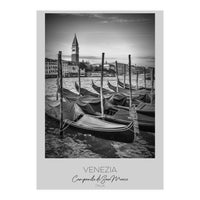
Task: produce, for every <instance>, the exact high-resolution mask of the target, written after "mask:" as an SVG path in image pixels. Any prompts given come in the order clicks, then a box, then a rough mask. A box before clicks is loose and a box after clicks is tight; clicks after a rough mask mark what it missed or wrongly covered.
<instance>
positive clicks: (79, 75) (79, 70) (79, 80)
mask: <svg viewBox="0 0 200 200" xmlns="http://www.w3.org/2000/svg"><path fill="white" fill-rule="evenodd" d="M78 84H79V91H78V93H79V95H81V69H80V63H78Z"/></svg>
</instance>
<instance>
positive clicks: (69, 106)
mask: <svg viewBox="0 0 200 200" xmlns="http://www.w3.org/2000/svg"><path fill="white" fill-rule="evenodd" d="M45 113H46V115H47V116H49V117H51V118H53V119H55V120H57V121H59V120H60V104H55V105H50V102H49V103H47V104H46V108H45ZM63 119H64V120H63V122H64V125H63V131H64V130H65V129H66V128H68V127H70V128H71V129H75V130H76V131H78V132H81V133H83V134H91V135H94V136H97V137H102V138H106V139H111V140H116V141H120V142H127V143H129V142H133V141H134V138H135V134H137V133H138V131H139V130H138V129H137V128H136V126H134V125H135V119H134V118H133V119H132V120H131V122H130V123H129V124H127V125H125V124H119V123H113V122H109V121H107V120H105V119H101V118H100V117H99V116H94V115H88V114H85V113H84V112H83V111H82V109H81V108H80V107H79V106H78V105H77V104H76V103H74V102H69V101H67V102H63Z"/></svg>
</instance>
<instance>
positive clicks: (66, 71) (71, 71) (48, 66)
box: [45, 58, 85, 78]
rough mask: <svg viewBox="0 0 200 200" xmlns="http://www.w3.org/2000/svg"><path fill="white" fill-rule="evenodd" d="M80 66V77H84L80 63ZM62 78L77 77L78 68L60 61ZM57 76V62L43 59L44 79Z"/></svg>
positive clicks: (83, 67)
mask: <svg viewBox="0 0 200 200" xmlns="http://www.w3.org/2000/svg"><path fill="white" fill-rule="evenodd" d="M79 65H80V75H81V76H85V66H84V64H82V63H79ZM62 69H63V77H77V76H78V70H79V66H78V64H76V63H74V62H71V61H66V60H62ZM57 75H58V61H57V60H55V59H49V58H46V59H45V77H46V78H55V77H57Z"/></svg>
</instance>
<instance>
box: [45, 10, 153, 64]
mask: <svg viewBox="0 0 200 200" xmlns="http://www.w3.org/2000/svg"><path fill="white" fill-rule="evenodd" d="M75 34H76V36H77V39H78V43H79V57H80V61H82V60H85V61H86V60H87V61H90V62H91V63H98V62H101V55H102V52H104V53H105V61H108V62H114V61H115V60H117V61H118V62H122V63H128V55H129V54H130V55H131V63H132V64H136V65H143V66H154V63H155V16H154V14H150V13H147V14H144V13H142V14H140V13H137V14H136V13H135V14H133V13H130V14H128V13H121V14H119V13H118V14H115V13H112V14H111V13H110V14H109V13H107V14H101V13H92V14H88V13H87V14H86V13H73V14H72V13H71V14H69V13H65V14H61V13H49V14H46V16H45V54H46V55H45V56H46V57H47V58H57V54H58V51H62V54H63V59H65V60H71V46H72V41H73V38H74V35H75Z"/></svg>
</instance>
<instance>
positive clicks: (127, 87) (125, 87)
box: [118, 79, 145, 90]
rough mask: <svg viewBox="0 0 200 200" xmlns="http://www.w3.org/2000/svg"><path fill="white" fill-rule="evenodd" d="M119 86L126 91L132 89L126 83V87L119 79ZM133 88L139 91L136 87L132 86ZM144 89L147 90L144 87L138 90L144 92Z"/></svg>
mask: <svg viewBox="0 0 200 200" xmlns="http://www.w3.org/2000/svg"><path fill="white" fill-rule="evenodd" d="M118 85H119V86H121V87H122V88H124V89H128V90H129V89H130V85H129V84H127V83H125V85H124V83H122V82H121V81H120V80H119V79H118ZM131 88H132V90H137V88H136V86H133V85H132V86H131ZM143 89H145V88H144V87H139V88H138V90H143Z"/></svg>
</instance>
